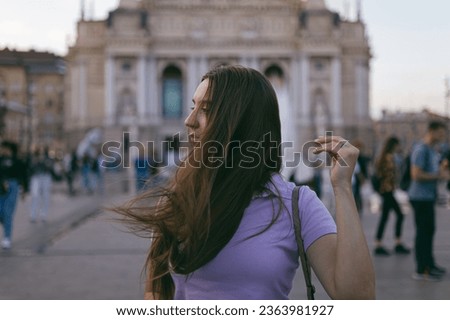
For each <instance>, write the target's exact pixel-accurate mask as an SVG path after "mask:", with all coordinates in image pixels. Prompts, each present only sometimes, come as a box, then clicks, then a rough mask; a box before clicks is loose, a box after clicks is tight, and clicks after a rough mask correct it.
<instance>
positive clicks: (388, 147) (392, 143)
mask: <svg viewBox="0 0 450 320" xmlns="http://www.w3.org/2000/svg"><path fill="white" fill-rule="evenodd" d="M399 144H400V140H398V138H397V137H395V136H390V137H389V138H387V139H386V141H385V142H384V145H383V148H382V149H381V153H380V155H379V156H378V158H377V161H376V162H375V170H376V172H377V173H379V172H382V171H383V169H384V168H383V167H384V165H385V163H386V157H387V156H388V155H390V154H392V153H394V151H395V148H396V147H397V146H398V145H399Z"/></svg>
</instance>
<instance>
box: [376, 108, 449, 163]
mask: <svg viewBox="0 0 450 320" xmlns="http://www.w3.org/2000/svg"><path fill="white" fill-rule="evenodd" d="M433 120H438V121H441V122H443V123H446V124H447V127H448V128H450V118H448V117H445V116H443V115H439V114H436V113H433V112H430V111H429V110H427V109H424V110H423V111H422V112H399V111H397V112H389V111H387V110H383V114H382V117H381V119H380V120H378V121H376V123H375V132H376V136H377V141H378V143H377V150H376V151H377V152H378V151H379V149H380V148H381V146H382V143H383V141H385V140H386V139H387V138H388V137H389V136H392V135H395V136H396V137H398V138H399V140H400V142H401V145H402V151H403V153H404V154H407V153H409V152H410V151H411V148H412V146H413V145H414V144H415V143H417V142H419V141H420V140H421V139H422V138H423V136H424V134H425V132H426V131H427V127H428V123H429V122H430V121H433ZM449 142H450V141H449V138H448V136H447V141H446V143H447V145H448V144H449Z"/></svg>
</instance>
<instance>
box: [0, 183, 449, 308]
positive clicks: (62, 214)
mask: <svg viewBox="0 0 450 320" xmlns="http://www.w3.org/2000/svg"><path fill="white" fill-rule="evenodd" d="M122 182H123V178H121V177H120V176H112V177H109V178H108V179H107V182H106V187H105V190H106V192H105V195H104V196H101V195H92V196H89V195H83V194H81V195H79V196H76V197H68V196H66V195H65V194H64V186H62V185H55V188H54V191H55V192H54V193H53V199H52V204H51V211H50V215H49V219H48V221H47V223H46V224H42V223H38V224H31V223H30V222H29V220H28V210H29V199H26V200H25V201H21V202H20V203H19V206H18V209H17V212H16V219H15V230H14V231H15V233H14V238H13V239H14V243H13V245H14V247H13V249H12V250H11V251H10V252H2V253H0V299H121V300H122V299H123V300H126V299H140V298H141V297H142V292H143V280H142V277H141V271H142V266H143V264H144V261H145V256H146V252H147V249H148V244H149V241H148V240H147V239H142V238H138V237H136V236H134V235H133V234H130V233H127V232H126V229H125V227H124V226H122V225H120V224H118V223H117V222H115V221H113V217H114V216H113V215H112V214H111V213H109V212H105V211H103V210H99V207H100V206H111V205H112V204H118V203H121V202H123V201H124V200H125V199H126V198H127V197H129V195H128V194H127V193H124V192H123V187H122V186H123V184H122ZM364 196H365V201H366V203H365V212H364V213H363V215H362V225H363V227H364V230H365V234H366V238H367V240H368V243H369V247H370V249H371V250H372V249H373V238H374V234H375V228H376V225H377V222H378V218H379V214H378V213H377V212H378V211H377V210H376V201H374V200H373V199H375V200H376V199H377V198H376V196H374V195H373V194H372V193H371V191H370V190H368V189H367V190H364ZM400 197H401V198H402V194H400ZM369 199H372V201H369ZM403 202H404V206H405V213H406V217H405V224H404V242H405V243H406V244H407V245H408V246H412V245H413V240H414V225H413V221H412V215H411V213H410V210H409V208H408V205H407V202H405V201H403ZM371 209H372V211H373V213H371ZM437 219H438V223H437V233H436V238H435V256H436V259H437V261H438V263H439V264H441V265H442V266H445V267H446V268H447V269H450V210H449V209H448V208H446V207H438V211H437ZM394 220H395V219H394V214H392V215H391V217H390V219H389V222H388V225H387V227H386V231H385V239H384V240H385V241H384V242H385V245H386V247H388V248H392V247H393V245H394V241H393V238H394V237H393V228H394ZM373 262H374V265H375V270H376V278H377V298H378V299H450V275H446V276H445V277H444V278H443V280H442V281H441V282H420V281H415V280H412V279H411V274H412V273H413V272H414V257H413V255H412V254H411V255H407V256H398V255H391V256H389V257H373ZM349 272H351V270H349ZM314 283H315V285H316V288H317V294H316V298H317V299H328V298H327V296H326V294H325V293H324V290H323V289H322V288H321V286H320V284H319V282H318V280H317V279H314ZM305 296H306V295H305V287H304V283H303V279H302V273H301V272H298V276H297V280H296V282H295V285H294V289H293V291H292V293H291V298H292V299H304V298H305Z"/></svg>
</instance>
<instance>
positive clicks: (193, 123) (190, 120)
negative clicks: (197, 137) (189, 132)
mask: <svg viewBox="0 0 450 320" xmlns="http://www.w3.org/2000/svg"><path fill="white" fill-rule="evenodd" d="M184 125H185V126H186V127H190V128H196V127H197V126H198V121H197V112H196V111H195V109H194V110H192V111H191V113H190V114H189V115H188V117H187V118H186V120H184Z"/></svg>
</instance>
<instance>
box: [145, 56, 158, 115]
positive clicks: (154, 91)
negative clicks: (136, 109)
mask: <svg viewBox="0 0 450 320" xmlns="http://www.w3.org/2000/svg"><path fill="white" fill-rule="evenodd" d="M147 71H148V74H149V77H148V86H147V88H146V89H147V90H148V92H149V99H148V101H149V105H148V107H149V109H148V111H149V112H148V113H149V114H150V122H151V123H158V121H159V118H160V115H161V111H160V108H159V99H158V96H159V94H160V92H159V90H158V70H157V67H156V58H155V57H154V56H151V57H150V58H149V60H148V65H147Z"/></svg>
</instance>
